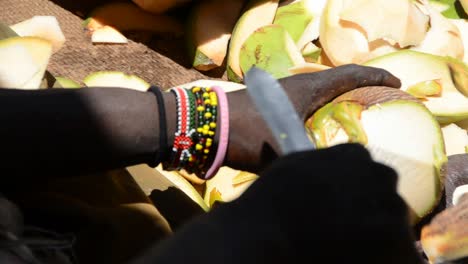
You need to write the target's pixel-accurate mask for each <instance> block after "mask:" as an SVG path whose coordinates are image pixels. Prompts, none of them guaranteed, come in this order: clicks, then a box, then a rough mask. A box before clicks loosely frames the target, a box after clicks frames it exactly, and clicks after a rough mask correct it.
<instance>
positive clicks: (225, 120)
mask: <svg viewBox="0 0 468 264" xmlns="http://www.w3.org/2000/svg"><path fill="white" fill-rule="evenodd" d="M213 90H214V91H215V92H216V94H217V96H218V99H219V111H220V120H221V122H220V123H221V124H220V128H219V143H218V149H217V151H216V156H215V159H214V161H213V163H212V164H211V167H210V168H209V169H208V172H207V173H206V175H205V179H210V178H212V177H213V176H214V175H216V173H217V172H218V170H219V168H221V166H222V164H223V161H224V158H225V157H226V152H227V147H228V141H229V106H228V100H227V96H226V93H225V92H224V90H223V89H222V88H221V87H218V86H215V87H213Z"/></svg>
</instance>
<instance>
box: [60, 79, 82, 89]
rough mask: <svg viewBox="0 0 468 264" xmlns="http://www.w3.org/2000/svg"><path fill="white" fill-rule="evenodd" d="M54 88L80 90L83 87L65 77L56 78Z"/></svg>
mask: <svg viewBox="0 0 468 264" xmlns="http://www.w3.org/2000/svg"><path fill="white" fill-rule="evenodd" d="M55 79H56V82H55V84H54V88H80V87H81V85H80V84H79V83H77V82H75V81H73V80H70V79H68V78H65V77H55Z"/></svg>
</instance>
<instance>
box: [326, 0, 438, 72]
mask: <svg viewBox="0 0 468 264" xmlns="http://www.w3.org/2000/svg"><path fill="white" fill-rule="evenodd" d="M428 25H429V16H428V15H426V14H425V13H424V12H423V10H421V5H420V4H419V3H416V2H414V1H410V0H395V1H387V0H378V1H374V0H359V1H350V0H329V1H328V2H327V4H326V6H325V9H324V11H323V14H322V16H321V22H320V37H319V39H320V43H321V45H322V47H323V49H324V50H325V53H327V55H328V57H329V59H330V61H331V62H332V63H333V65H335V66H339V65H343V64H348V63H358V64H360V63H363V62H365V61H367V60H369V59H372V58H375V57H377V56H381V55H384V54H388V53H391V52H394V51H397V50H399V49H401V48H404V47H409V46H411V45H418V44H420V42H422V41H423V39H424V38H425V35H426V32H427V29H428ZM343 43H346V45H343Z"/></svg>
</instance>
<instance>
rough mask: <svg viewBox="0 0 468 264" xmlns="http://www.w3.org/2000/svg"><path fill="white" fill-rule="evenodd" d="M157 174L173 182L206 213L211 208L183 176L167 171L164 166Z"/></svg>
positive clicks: (157, 169)
mask: <svg viewBox="0 0 468 264" xmlns="http://www.w3.org/2000/svg"><path fill="white" fill-rule="evenodd" d="M154 170H155V172H156V173H160V174H162V175H163V176H164V177H165V178H166V179H168V180H169V181H170V182H172V183H173V184H174V185H175V186H176V187H177V188H178V189H179V190H181V191H182V192H183V193H185V194H186V195H187V196H188V197H189V198H190V199H192V201H194V202H196V203H197V204H198V205H199V206H200V207H201V208H202V209H203V210H204V211H208V210H209V208H208V206H207V204H206V203H205V201H204V200H203V198H202V196H201V195H200V194H199V193H198V191H197V190H196V189H195V187H194V186H193V185H192V184H191V183H190V182H189V181H188V180H187V179H185V178H184V177H183V176H182V175H180V174H179V173H177V172H176V171H165V170H163V169H162V166H161V165H159V166H158V167H157V168H156V169H154Z"/></svg>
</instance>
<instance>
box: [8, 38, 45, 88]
mask: <svg viewBox="0 0 468 264" xmlns="http://www.w3.org/2000/svg"><path fill="white" fill-rule="evenodd" d="M51 55H52V45H51V44H50V42H48V41H46V40H44V39H41V38H36V37H13V38H8V39H4V40H1V41H0V58H1V61H0V87H2V88H15V89H27V90H29V89H38V88H39V86H40V84H41V80H42V77H43V76H44V73H45V71H46V68H47V65H48V63H49V59H50V56H51Z"/></svg>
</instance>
